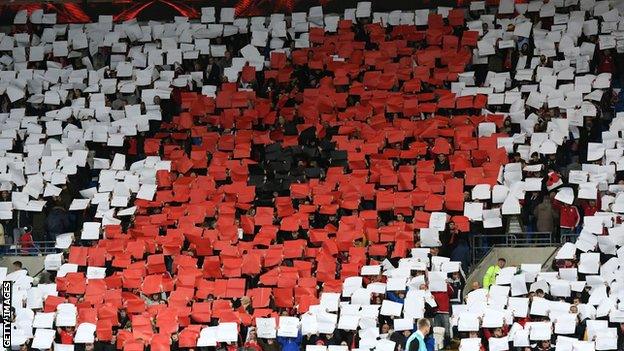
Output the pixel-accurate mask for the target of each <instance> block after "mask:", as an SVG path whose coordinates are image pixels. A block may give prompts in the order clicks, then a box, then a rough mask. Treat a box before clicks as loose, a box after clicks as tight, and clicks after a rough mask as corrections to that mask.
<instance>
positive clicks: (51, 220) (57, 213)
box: [45, 203, 70, 240]
mask: <svg viewBox="0 0 624 351" xmlns="http://www.w3.org/2000/svg"><path fill="white" fill-rule="evenodd" d="M45 225H46V232H47V233H48V240H56V237H57V236H58V235H60V234H63V233H67V232H68V231H69V229H70V222H69V215H68V214H67V211H66V210H65V208H64V207H63V206H62V205H61V204H60V203H55V204H54V207H52V209H50V212H49V213H48V216H47V218H46V220H45Z"/></svg>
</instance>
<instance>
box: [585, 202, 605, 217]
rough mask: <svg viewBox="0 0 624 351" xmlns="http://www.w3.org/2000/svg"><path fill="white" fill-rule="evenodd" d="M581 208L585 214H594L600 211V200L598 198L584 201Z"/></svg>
mask: <svg viewBox="0 0 624 351" xmlns="http://www.w3.org/2000/svg"><path fill="white" fill-rule="evenodd" d="M581 209H582V210H583V216H593V215H594V214H596V212H598V211H600V202H599V201H596V200H587V201H583V202H582V203H581Z"/></svg>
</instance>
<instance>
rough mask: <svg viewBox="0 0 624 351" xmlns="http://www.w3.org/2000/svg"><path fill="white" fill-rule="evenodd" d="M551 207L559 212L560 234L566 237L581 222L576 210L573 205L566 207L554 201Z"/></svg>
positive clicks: (564, 204) (566, 205)
mask: <svg viewBox="0 0 624 351" xmlns="http://www.w3.org/2000/svg"><path fill="white" fill-rule="evenodd" d="M553 206H554V207H555V209H558V210H559V227H560V228H561V234H562V235H566V234H571V233H574V232H575V231H576V227H578V225H579V222H580V221H581V215H580V214H579V211H578V208H577V207H576V206H574V205H568V204H566V203H563V202H559V201H557V200H554V203H553Z"/></svg>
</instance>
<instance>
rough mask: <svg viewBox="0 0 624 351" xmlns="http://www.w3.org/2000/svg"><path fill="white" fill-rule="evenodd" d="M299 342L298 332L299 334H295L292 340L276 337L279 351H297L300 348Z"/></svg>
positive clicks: (300, 337) (299, 335) (300, 338)
mask: <svg viewBox="0 0 624 351" xmlns="http://www.w3.org/2000/svg"><path fill="white" fill-rule="evenodd" d="M301 340H302V336H301V331H299V334H297V336H296V337H294V338H289V337H284V336H278V337H277V342H278V343H279V344H280V346H281V351H299V348H300V347H301Z"/></svg>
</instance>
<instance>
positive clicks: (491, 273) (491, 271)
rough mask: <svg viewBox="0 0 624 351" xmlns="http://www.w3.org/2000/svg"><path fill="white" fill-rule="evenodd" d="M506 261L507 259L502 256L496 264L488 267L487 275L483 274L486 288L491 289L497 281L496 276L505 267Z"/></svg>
mask: <svg viewBox="0 0 624 351" xmlns="http://www.w3.org/2000/svg"><path fill="white" fill-rule="evenodd" d="M506 263H507V260H506V259H504V258H502V257H501V258H499V259H498V261H497V262H496V264H494V265H491V266H490V267H488V269H487V271H486V272H485V276H483V288H484V289H489V288H490V286H491V285H493V284H495V283H496V276H497V275H498V272H500V270H501V269H503V268H505V264H506Z"/></svg>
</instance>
